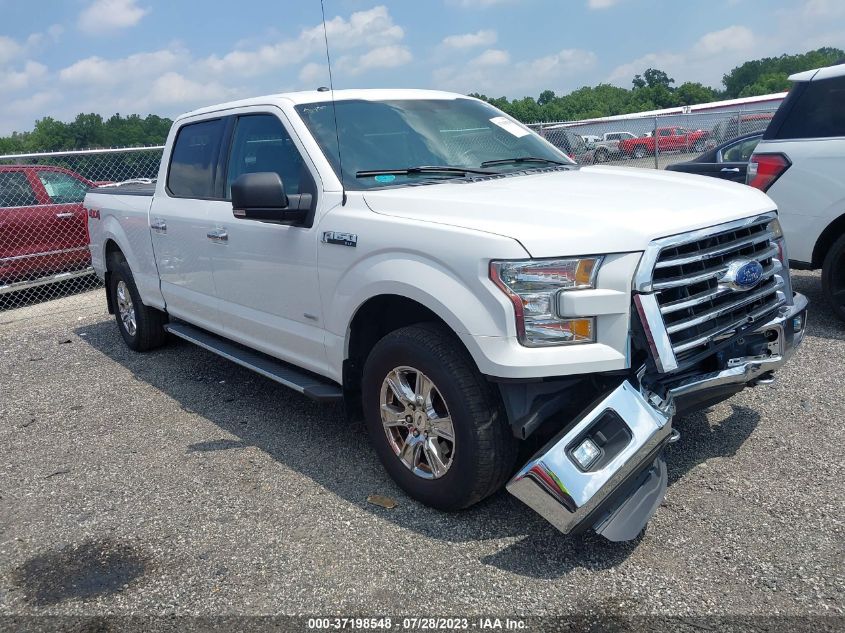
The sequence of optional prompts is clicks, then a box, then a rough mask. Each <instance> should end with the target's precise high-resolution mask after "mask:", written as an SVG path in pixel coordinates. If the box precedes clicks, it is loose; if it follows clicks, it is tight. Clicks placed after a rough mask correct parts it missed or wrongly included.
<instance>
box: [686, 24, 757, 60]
mask: <svg viewBox="0 0 845 633" xmlns="http://www.w3.org/2000/svg"><path fill="white" fill-rule="evenodd" d="M754 44H755V39H754V33H752V31H751V29H749V28H748V27H745V26H737V25H734V26H729V27H727V28H725V29H722V30H721V31H713V32H712V33H705V34H704V35H702V36H701V37H700V38H699V39H698V41H697V42H696V43H695V46H693V51H694V52H695V53H697V54H700V55H717V54H720V53H724V52H725V51H744V50H748V49H750V48H753V47H754Z"/></svg>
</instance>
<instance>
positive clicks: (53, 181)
mask: <svg viewBox="0 0 845 633" xmlns="http://www.w3.org/2000/svg"><path fill="white" fill-rule="evenodd" d="M38 179H39V180H40V181H41V184H42V185H44V189H45V190H46V191H47V195H48V196H50V199H51V200H52V201H53V202H54V203H55V204H76V203H79V202H82V200H83V199H85V193H86V192H87V191H88V188H89V185H88V184H86V183H84V182H82V181H81V180H79V179H77V178H74V177H73V176H71V175H69V174H65V173H63V172H60V171H39V172H38Z"/></svg>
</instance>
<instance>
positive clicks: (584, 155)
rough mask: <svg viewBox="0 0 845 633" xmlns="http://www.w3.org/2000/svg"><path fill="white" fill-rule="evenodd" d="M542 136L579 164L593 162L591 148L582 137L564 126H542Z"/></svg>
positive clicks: (590, 163)
mask: <svg viewBox="0 0 845 633" xmlns="http://www.w3.org/2000/svg"><path fill="white" fill-rule="evenodd" d="M542 133H543V137H544V138H545V139H546V140H547V141H549V142H550V143H551V144H552V145H554V146H555V147H557V148H558V149H559V150H561V151H562V152H563V153H564V154H566V155H567V156H569V158H571V159H572V160H574V161H575V162H576V163H578V164H579V165H592V164H593V150H591V149H590V148H589V147H588V146H587V144H586V143H585V142H584V139H583V138H582V137H581V136H580V135H578V134H575V132H572V131H570V130H568V129H567V128H565V127H556V128H544V129H543V132H542Z"/></svg>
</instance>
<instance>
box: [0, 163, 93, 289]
mask: <svg viewBox="0 0 845 633" xmlns="http://www.w3.org/2000/svg"><path fill="white" fill-rule="evenodd" d="M94 186H95V183H93V182H91V181H90V180H87V179H85V178H83V177H82V176H80V175H79V174H77V173H75V172H72V171H70V170H68V169H62V168H61V167H49V166H46V165H0V295H2V294H5V293H8V292H12V291H15V290H22V289H25V288H33V287H36V286H41V285H44V284H47V283H51V282H53V281H61V280H64V279H70V278H73V277H78V276H82V275H86V274H89V273H90V272H92V270H91V255H90V253H89V251H88V215H87V212H86V210H85V209H84V207H83V206H82V201H83V199H84V198H85V192H86V191H88V189H90V188H92V187H94Z"/></svg>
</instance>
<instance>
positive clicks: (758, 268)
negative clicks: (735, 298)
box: [719, 259, 763, 292]
mask: <svg viewBox="0 0 845 633" xmlns="http://www.w3.org/2000/svg"><path fill="white" fill-rule="evenodd" d="M762 278H763V266H762V265H761V264H760V262H758V261H755V260H753V259H735V260H733V261H732V262H730V263H729V264H728V270H727V271H726V272H725V274H724V275H723V276H722V277H721V279H719V286H720V287H722V288H730V289H731V290H738V291H740V292H743V291H745V290H751V289H752V288H754V287H755V286H756V285H757V284H758V283H760V280H761V279H762Z"/></svg>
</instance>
